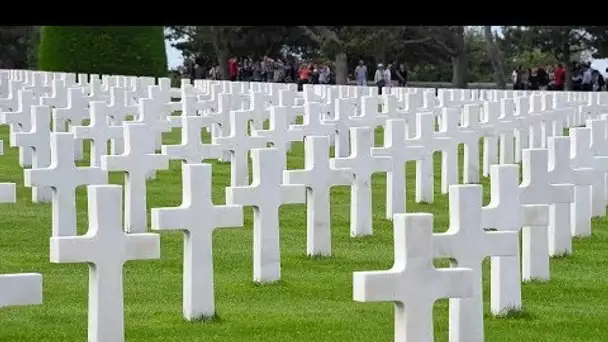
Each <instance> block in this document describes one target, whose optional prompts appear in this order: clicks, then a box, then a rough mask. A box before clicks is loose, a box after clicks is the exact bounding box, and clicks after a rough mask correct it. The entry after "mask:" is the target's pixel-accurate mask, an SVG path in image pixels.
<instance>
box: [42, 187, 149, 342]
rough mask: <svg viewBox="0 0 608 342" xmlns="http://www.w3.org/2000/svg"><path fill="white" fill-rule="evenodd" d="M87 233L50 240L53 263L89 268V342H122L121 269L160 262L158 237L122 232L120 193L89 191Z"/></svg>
mask: <svg viewBox="0 0 608 342" xmlns="http://www.w3.org/2000/svg"><path fill="white" fill-rule="evenodd" d="M87 193H88V194H87V198H88V203H89V206H88V216H89V230H88V232H87V233H86V234H85V235H81V236H62V237H52V238H51V248H50V249H51V262H53V263H87V264H89V325H88V341H89V342H109V341H113V342H120V341H124V300H123V275H122V274H123V265H124V264H125V262H127V261H130V260H150V259H158V258H160V238H159V236H158V234H149V233H144V234H126V233H125V232H123V230H122V187H121V186H120V185H97V186H95V185H93V186H88V187H87Z"/></svg>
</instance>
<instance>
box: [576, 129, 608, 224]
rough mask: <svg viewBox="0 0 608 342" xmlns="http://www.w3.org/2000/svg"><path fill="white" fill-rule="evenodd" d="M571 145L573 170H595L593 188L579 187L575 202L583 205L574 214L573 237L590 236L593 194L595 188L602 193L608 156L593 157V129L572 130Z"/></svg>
mask: <svg viewBox="0 0 608 342" xmlns="http://www.w3.org/2000/svg"><path fill="white" fill-rule="evenodd" d="M570 137H571V139H572V141H571V143H572V146H571V159H570V162H571V165H572V168H591V169H593V177H592V186H591V188H589V187H577V188H576V193H575V199H574V201H575V202H579V201H581V202H582V204H579V205H578V206H577V209H576V211H575V212H573V213H572V216H573V218H574V220H573V227H572V235H573V236H590V235H591V217H592V214H593V212H592V208H593V206H592V203H593V202H592V199H593V196H592V193H593V188H594V187H595V188H596V189H598V190H597V191H601V189H603V188H602V187H601V185H602V184H603V181H604V173H606V171H608V156H593V150H591V148H590V144H591V129H590V128H587V127H577V128H572V129H570ZM579 209H580V210H579Z"/></svg>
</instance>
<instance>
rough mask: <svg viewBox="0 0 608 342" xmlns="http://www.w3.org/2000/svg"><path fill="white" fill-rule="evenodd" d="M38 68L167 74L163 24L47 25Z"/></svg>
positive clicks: (41, 44) (43, 31)
mask: <svg viewBox="0 0 608 342" xmlns="http://www.w3.org/2000/svg"><path fill="white" fill-rule="evenodd" d="M38 69H39V70H44V71H62V72H73V73H88V74H107V75H132V76H155V77H166V76H167V73H168V70H167V54H166V52H165V35H164V28H163V27H162V26H43V27H42V28H41V31H40V45H39V47H38Z"/></svg>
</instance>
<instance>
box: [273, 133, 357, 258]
mask: <svg viewBox="0 0 608 342" xmlns="http://www.w3.org/2000/svg"><path fill="white" fill-rule="evenodd" d="M283 182H284V183H285V184H292V185H295V184H302V185H305V186H306V253H307V254H308V255H322V256H329V255H331V215H330V209H331V198H330V192H331V187H332V186H335V185H352V184H353V182H354V174H353V172H352V170H350V169H336V168H334V167H332V166H331V165H330V159H329V137H326V136H325V137H316V136H308V137H306V138H304V169H303V170H286V171H283Z"/></svg>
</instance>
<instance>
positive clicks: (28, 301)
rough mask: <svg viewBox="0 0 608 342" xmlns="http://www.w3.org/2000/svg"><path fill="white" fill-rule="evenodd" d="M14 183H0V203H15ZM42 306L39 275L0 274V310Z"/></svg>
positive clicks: (40, 276)
mask: <svg viewBox="0 0 608 342" xmlns="http://www.w3.org/2000/svg"><path fill="white" fill-rule="evenodd" d="M16 200H17V186H16V184H15V183H0V203H15V202H16ZM39 304H42V275H41V274H39V273H20V274H0V308H3V307H7V306H15V305H39Z"/></svg>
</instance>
